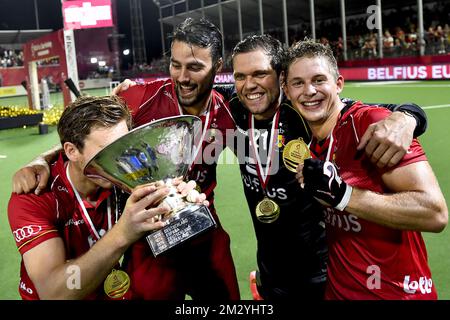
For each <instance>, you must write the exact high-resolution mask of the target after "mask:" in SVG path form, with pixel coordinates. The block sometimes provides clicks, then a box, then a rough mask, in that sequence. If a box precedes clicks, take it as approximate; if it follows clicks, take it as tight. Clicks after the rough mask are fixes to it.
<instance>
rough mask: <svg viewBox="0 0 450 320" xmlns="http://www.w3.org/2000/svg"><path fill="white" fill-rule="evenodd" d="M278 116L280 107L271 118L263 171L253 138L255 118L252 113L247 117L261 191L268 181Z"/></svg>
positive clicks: (264, 188)
mask: <svg viewBox="0 0 450 320" xmlns="http://www.w3.org/2000/svg"><path fill="white" fill-rule="evenodd" d="M279 118H280V109H278V110H277V112H276V113H275V115H274V116H273V118H272V129H271V134H272V137H271V139H270V143H269V150H268V152H267V158H268V162H267V165H266V170H265V172H264V169H263V167H262V165H261V159H260V157H259V152H258V151H257V150H256V140H255V135H254V126H255V118H254V116H253V114H251V115H250V117H249V120H250V124H249V127H250V129H249V131H250V132H249V133H250V137H249V138H250V141H251V148H252V150H253V153H254V155H255V161H256V172H257V173H258V178H259V181H260V182H261V185H262V188H263V192H264V191H265V190H266V186H267V184H268V182H269V176H270V175H269V173H270V168H271V166H272V158H273V149H274V145H275V143H276V139H277V134H276V132H275V131H276V130H277V129H278V120H279ZM264 193H265V192H264Z"/></svg>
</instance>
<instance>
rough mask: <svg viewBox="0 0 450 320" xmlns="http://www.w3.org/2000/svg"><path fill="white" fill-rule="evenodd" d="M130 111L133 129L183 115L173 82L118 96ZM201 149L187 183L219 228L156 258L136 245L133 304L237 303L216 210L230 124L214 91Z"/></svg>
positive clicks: (131, 255)
mask: <svg viewBox="0 0 450 320" xmlns="http://www.w3.org/2000/svg"><path fill="white" fill-rule="evenodd" d="M120 96H121V97H122V98H124V99H125V101H126V103H127V105H128V107H129V108H130V109H131V113H132V116H133V124H134V126H135V127H137V126H141V125H144V124H146V123H149V122H151V121H154V120H158V119H161V118H166V117H172V116H178V115H182V114H183V110H182V108H181V107H180V105H179V103H178V99H177V95H176V92H175V88H174V85H173V82H172V80H171V79H168V80H156V81H153V82H149V83H146V84H143V85H136V86H133V87H130V88H129V89H128V90H126V91H124V92H122V93H120ZM200 118H201V120H202V125H203V131H202V132H203V133H204V134H203V142H202V148H201V150H200V152H199V153H198V155H197V159H196V161H195V165H193V166H192V167H191V170H190V171H189V175H188V178H189V179H191V180H195V181H196V182H197V184H198V185H199V186H200V188H201V190H202V192H203V193H205V194H206V197H207V200H208V201H209V203H210V206H209V209H210V211H211V213H212V215H213V216H214V219H215V220H216V222H217V224H218V227H217V228H216V229H214V230H212V231H208V232H206V233H205V234H203V235H201V236H199V237H198V238H196V239H192V240H189V241H187V242H186V243H183V245H180V246H179V247H177V248H173V249H171V250H170V251H168V252H167V253H164V254H162V255H160V256H158V257H157V258H155V257H153V255H152V253H151V251H150V248H149V246H148V244H147V242H146V241H145V239H143V240H140V241H138V242H137V243H135V244H134V245H133V247H132V249H131V250H130V251H129V252H128V253H127V255H126V256H125V259H124V262H125V263H126V268H127V272H128V274H129V275H130V277H131V291H132V293H133V297H132V298H134V299H159V300H168V299H170V300H174V299H184V297H185V294H189V295H190V296H191V297H192V298H193V299H199V300H204V299H220V300H224V299H239V287H238V284H237V278H236V270H235V268H234V263H233V259H232V256H231V250H230V239H229V236H228V234H227V233H226V232H225V231H224V230H223V228H222V227H221V225H220V221H219V219H218V217H217V214H216V212H215V210H214V192H213V190H214V188H215V186H216V167H217V161H216V160H217V159H218V157H219V155H220V151H221V150H222V149H223V147H224V145H225V137H226V136H225V134H226V130H227V129H234V128H235V124H234V120H233V118H232V117H231V114H230V112H229V109H228V105H227V104H226V103H225V102H224V100H223V97H222V95H220V94H219V93H218V92H216V91H215V90H212V92H211V96H210V100H209V103H208V106H207V108H206V110H205V112H204V113H203V114H202V115H201V116H200Z"/></svg>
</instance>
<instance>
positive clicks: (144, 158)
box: [84, 116, 216, 256]
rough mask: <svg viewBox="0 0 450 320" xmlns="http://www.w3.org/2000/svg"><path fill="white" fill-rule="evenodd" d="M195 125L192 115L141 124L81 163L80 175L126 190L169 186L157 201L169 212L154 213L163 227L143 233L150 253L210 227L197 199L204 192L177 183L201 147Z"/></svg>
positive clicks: (198, 123)
mask: <svg viewBox="0 0 450 320" xmlns="http://www.w3.org/2000/svg"><path fill="white" fill-rule="evenodd" d="M200 128H201V120H200V119H199V118H198V117H195V116H177V117H170V118H164V119H160V120H157V121H154V122H151V123H149V124H145V125H143V126H140V127H137V128H135V129H133V130H131V131H130V132H128V133H127V134H126V135H124V136H122V137H120V138H119V139H117V140H116V141H114V142H113V143H111V144H109V145H107V146H106V147H105V148H103V149H102V150H101V151H100V152H98V153H97V154H96V155H95V156H94V157H93V158H92V159H91V160H90V161H89V162H88V163H87V165H86V166H85V168H84V173H85V175H87V176H96V177H99V176H100V177H103V178H105V179H107V180H110V181H111V182H113V183H114V184H115V185H117V186H118V187H120V188H122V189H123V190H124V191H126V192H128V193H130V192H131V190H132V189H133V188H135V187H137V186H139V185H143V184H149V183H156V184H161V183H164V184H165V185H166V186H168V187H169V189H170V191H169V195H168V196H167V197H166V198H165V199H164V200H163V201H162V202H161V204H160V205H161V206H167V207H168V208H169V210H170V212H169V213H168V214H165V215H163V216H160V217H158V218H156V219H160V220H161V221H163V222H164V224H165V226H164V227H163V228H161V229H159V230H156V231H153V232H151V233H150V234H149V235H148V236H147V237H146V239H147V242H148V243H149V245H150V248H151V250H152V252H153V254H154V256H157V255H159V254H161V253H163V252H165V251H167V250H168V249H170V248H172V247H174V246H176V245H178V244H180V243H182V242H184V241H186V240H188V239H190V238H192V237H194V236H196V235H198V234H201V233H203V232H206V231H207V230H209V229H211V228H214V227H215V226H216V222H215V221H214V219H213V217H212V215H211V213H210V211H209V209H208V208H207V206H206V205H205V204H203V203H201V202H202V200H204V195H200V194H199V193H198V192H197V191H195V190H192V189H193V186H192V182H189V183H188V184H187V185H186V183H185V182H182V180H183V178H185V177H186V175H187V173H188V170H189V168H190V166H191V164H192V163H193V161H194V158H195V155H196V154H197V152H196V151H197V150H198V148H200V147H201V141H200V142H199V145H198V146H196V145H195V142H196V141H197V139H198V137H199V136H200V135H199V134H200ZM189 184H191V185H189ZM180 191H181V193H180ZM206 203H207V202H206Z"/></svg>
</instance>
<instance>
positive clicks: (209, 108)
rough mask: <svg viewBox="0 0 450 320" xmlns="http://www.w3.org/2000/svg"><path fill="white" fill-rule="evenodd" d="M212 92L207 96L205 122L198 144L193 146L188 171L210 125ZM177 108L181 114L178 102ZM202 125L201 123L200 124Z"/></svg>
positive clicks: (193, 163)
mask: <svg viewBox="0 0 450 320" xmlns="http://www.w3.org/2000/svg"><path fill="white" fill-rule="evenodd" d="M212 100H213V99H212V94H211V95H210V97H209V100H208V107H207V108H206V110H205V112H204V113H203V114H204V115H205V123H204V126H203V129H202V136H201V138H200V142H199V144H198V146H194V156H193V157H192V163H191V165H190V167H189V170H188V171H191V170H192V167H193V166H194V165H195V163H196V160H197V156H198V153H199V151H200V150H202V147H203V141H204V139H205V135H206V131H207V130H208V128H209V126H210V125H211V122H212V121H211V118H212V117H211V106H212V104H213V103H212ZM178 108H179V109H180V114H181V115H182V114H183V109H182V108H181V107H180V104H179V103H178ZM202 125H203V124H202Z"/></svg>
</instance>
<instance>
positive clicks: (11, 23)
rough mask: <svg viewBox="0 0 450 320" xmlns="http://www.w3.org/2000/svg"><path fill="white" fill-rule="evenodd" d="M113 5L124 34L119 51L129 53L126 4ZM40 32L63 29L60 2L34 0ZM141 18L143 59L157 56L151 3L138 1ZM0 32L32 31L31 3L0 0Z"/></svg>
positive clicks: (158, 40) (155, 11)
mask: <svg viewBox="0 0 450 320" xmlns="http://www.w3.org/2000/svg"><path fill="white" fill-rule="evenodd" d="M116 1H117V16H118V27H119V32H120V33H123V34H125V38H124V39H122V40H121V47H122V49H125V48H127V47H128V48H130V49H131V33H130V8H129V0H116ZM36 2H37V6H38V12H39V28H40V29H54V30H57V29H61V28H62V27H63V21H62V12H61V0H37V1H36ZM141 6H142V17H143V21H144V32H145V38H146V48H147V58H148V60H151V59H152V58H154V57H159V56H160V55H161V35H160V29H159V22H158V18H159V11H158V8H157V7H156V5H155V4H154V3H153V1H152V0H141ZM0 8H1V9H0V30H20V29H22V30H25V29H36V18H35V10H34V1H33V0H0Z"/></svg>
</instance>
